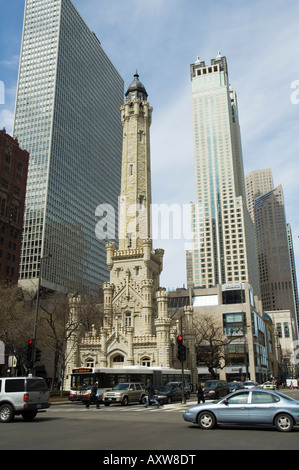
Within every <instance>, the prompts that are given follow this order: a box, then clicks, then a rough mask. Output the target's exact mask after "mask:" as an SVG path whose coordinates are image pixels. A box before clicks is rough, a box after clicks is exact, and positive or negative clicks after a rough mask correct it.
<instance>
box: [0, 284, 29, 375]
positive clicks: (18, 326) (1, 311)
mask: <svg viewBox="0 0 299 470" xmlns="http://www.w3.org/2000/svg"><path fill="white" fill-rule="evenodd" d="M33 323H34V313H33V309H32V304H31V301H30V300H29V301H26V300H25V298H24V295H23V291H22V290H21V289H20V288H18V287H17V286H15V285H14V286H11V285H7V283H5V282H0V340H1V341H3V343H4V344H5V352H6V355H13V356H15V357H16V358H17V367H18V369H19V371H20V373H26V372H27V368H26V354H25V351H26V346H27V341H28V339H30V338H31V337H32V331H33Z"/></svg>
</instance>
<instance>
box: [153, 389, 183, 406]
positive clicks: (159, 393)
mask: <svg viewBox="0 0 299 470" xmlns="http://www.w3.org/2000/svg"><path fill="white" fill-rule="evenodd" d="M155 392H156V393H155V398H156V400H158V402H159V403H162V404H164V403H171V402H173V401H181V400H182V389H181V387H178V386H177V385H170V386H167V385H164V386H163V387H158V388H156V389H155ZM189 397H190V394H189V392H188V391H186V390H185V398H186V399H187V398H189Z"/></svg>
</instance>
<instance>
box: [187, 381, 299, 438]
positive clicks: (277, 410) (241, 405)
mask: <svg viewBox="0 0 299 470" xmlns="http://www.w3.org/2000/svg"><path fill="white" fill-rule="evenodd" d="M183 417H184V420H185V421H188V422H190V423H195V424H198V425H199V426H200V427H201V428H202V429H212V428H214V427H215V426H216V425H217V424H238V425H242V424H243V425H273V426H275V428H276V429H277V430H278V431H284V432H287V431H291V430H292V429H293V426H295V425H299V401H296V400H293V398H290V397H289V396H287V395H284V394H282V393H280V392H276V391H272V390H261V389H250V390H240V391H238V392H235V393H231V394H229V395H227V396H226V397H224V398H222V399H221V400H219V401H216V402H212V403H200V404H198V405H194V406H191V407H190V408H189V409H188V410H187V411H185V412H184V414H183Z"/></svg>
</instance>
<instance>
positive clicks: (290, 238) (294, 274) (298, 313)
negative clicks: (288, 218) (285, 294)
mask: <svg viewBox="0 0 299 470" xmlns="http://www.w3.org/2000/svg"><path fill="white" fill-rule="evenodd" d="M287 235H288V242H289V250H290V260H291V271H292V279H293V288H294V298H295V309H296V323H297V334H298V337H299V294H298V282H297V271H296V262H295V254H294V245H293V235H292V229H291V226H290V224H287Z"/></svg>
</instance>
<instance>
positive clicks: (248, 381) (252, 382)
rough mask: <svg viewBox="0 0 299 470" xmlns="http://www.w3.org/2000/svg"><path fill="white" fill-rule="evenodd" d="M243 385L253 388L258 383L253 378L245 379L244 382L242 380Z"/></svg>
mask: <svg viewBox="0 0 299 470" xmlns="http://www.w3.org/2000/svg"><path fill="white" fill-rule="evenodd" d="M243 385H244V388H254V387H258V386H259V384H258V383H257V382H255V381H254V380H246V382H243Z"/></svg>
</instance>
